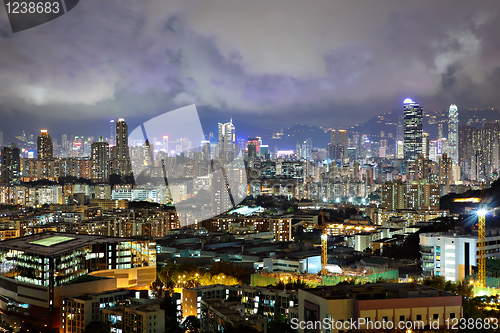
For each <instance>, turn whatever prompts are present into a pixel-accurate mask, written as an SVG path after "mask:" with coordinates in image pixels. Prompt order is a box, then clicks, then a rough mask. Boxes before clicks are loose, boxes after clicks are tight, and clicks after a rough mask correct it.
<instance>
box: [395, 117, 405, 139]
mask: <svg viewBox="0 0 500 333" xmlns="http://www.w3.org/2000/svg"><path fill="white" fill-rule="evenodd" d="M403 140H404V126H403V115H402V114H400V115H398V124H397V127H396V142H397V141H403Z"/></svg>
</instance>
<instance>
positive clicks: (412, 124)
mask: <svg viewBox="0 0 500 333" xmlns="http://www.w3.org/2000/svg"><path fill="white" fill-rule="evenodd" d="M403 117H404V158H405V160H409V161H414V160H416V159H417V158H419V156H420V154H421V153H422V108H421V107H420V105H418V104H417V103H415V102H414V101H412V100H411V99H409V98H407V99H405V100H404V102H403Z"/></svg>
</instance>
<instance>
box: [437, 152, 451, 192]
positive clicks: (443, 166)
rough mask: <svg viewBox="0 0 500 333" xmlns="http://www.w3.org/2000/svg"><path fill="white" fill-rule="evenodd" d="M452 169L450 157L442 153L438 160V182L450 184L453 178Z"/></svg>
mask: <svg viewBox="0 0 500 333" xmlns="http://www.w3.org/2000/svg"><path fill="white" fill-rule="evenodd" d="M452 171H453V168H452V162H451V157H448V155H447V154H443V155H442V156H441V159H440V160H439V183H440V184H442V185H446V186H449V185H451V183H452V180H453V177H452Z"/></svg>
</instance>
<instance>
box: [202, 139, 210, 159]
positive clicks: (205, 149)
mask: <svg viewBox="0 0 500 333" xmlns="http://www.w3.org/2000/svg"><path fill="white" fill-rule="evenodd" d="M201 147H202V155H203V157H202V159H203V160H204V161H207V162H208V161H210V157H211V156H210V141H202V142H201Z"/></svg>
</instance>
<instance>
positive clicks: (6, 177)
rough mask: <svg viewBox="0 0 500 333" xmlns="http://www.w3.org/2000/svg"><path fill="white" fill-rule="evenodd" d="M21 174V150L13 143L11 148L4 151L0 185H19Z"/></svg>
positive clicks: (5, 148) (4, 148)
mask: <svg viewBox="0 0 500 333" xmlns="http://www.w3.org/2000/svg"><path fill="white" fill-rule="evenodd" d="M20 173H21V159H20V156H19V148H17V147H16V145H15V144H14V143H13V144H12V145H11V146H10V147H3V149H2V174H1V176H0V183H6V184H8V183H10V184H17V183H18V182H19V176H20Z"/></svg>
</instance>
